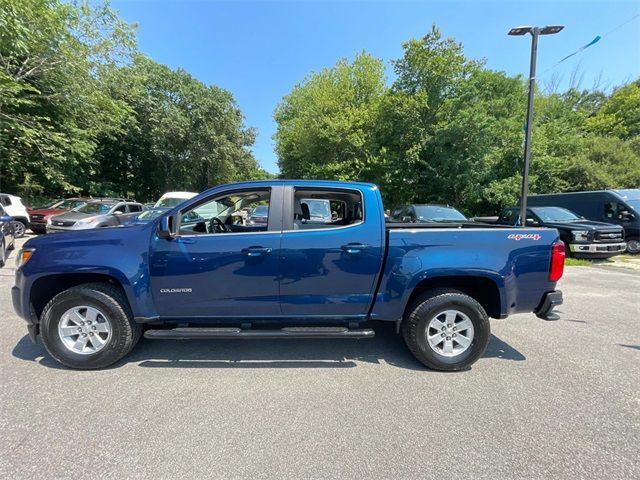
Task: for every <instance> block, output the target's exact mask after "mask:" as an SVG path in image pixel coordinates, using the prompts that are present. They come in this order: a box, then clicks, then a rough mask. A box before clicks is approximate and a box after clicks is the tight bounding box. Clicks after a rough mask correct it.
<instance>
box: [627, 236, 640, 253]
mask: <svg viewBox="0 0 640 480" xmlns="http://www.w3.org/2000/svg"><path fill="white" fill-rule="evenodd" d="M627 253H628V254H629V255H638V253H640V240H638V239H637V238H632V239H630V240H627Z"/></svg>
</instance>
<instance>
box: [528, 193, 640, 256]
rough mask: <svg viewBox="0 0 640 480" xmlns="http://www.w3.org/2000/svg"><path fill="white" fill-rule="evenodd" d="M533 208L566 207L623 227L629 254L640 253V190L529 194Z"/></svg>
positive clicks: (592, 218)
mask: <svg viewBox="0 0 640 480" xmlns="http://www.w3.org/2000/svg"><path fill="white" fill-rule="evenodd" d="M527 203H528V205H529V206H531V207H534V206H535V207H551V206H557V207H564V208H567V209H569V210H571V211H573V212H575V213H577V214H578V215H582V216H583V217H584V218H588V219H589V220H596V221H601V222H607V223H615V224H616V225H619V226H621V227H622V228H624V233H625V239H626V241H627V252H629V253H631V254H637V253H640V188H636V189H629V190H599V191H593V192H571V193H551V194H547V195H530V196H529V197H527Z"/></svg>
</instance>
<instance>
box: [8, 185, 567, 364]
mask: <svg viewBox="0 0 640 480" xmlns="http://www.w3.org/2000/svg"><path fill="white" fill-rule="evenodd" d="M311 199H320V200H326V201H328V202H329V206H330V211H331V212H332V215H331V217H329V218H325V217H318V218H315V219H314V218H312V217H311V215H310V209H309V205H308V203H307V202H309V201H311ZM260 205H265V206H268V219H267V222H266V223H256V224H247V223H245V222H243V221H241V216H240V214H239V212H242V211H246V209H248V208H251V209H254V208H256V207H258V206H260ZM564 253H565V251H564V244H563V243H562V242H561V241H560V240H559V236H558V232H557V230H555V229H547V228H535V229H531V228H514V227H504V226H488V225H476V224H473V223H468V222H465V223H437V224H416V223H408V224H403V223H389V224H386V223H385V220H384V209H383V205H382V198H381V196H380V192H379V190H378V188H377V187H376V186H375V185H372V184H366V183H355V182H337V181H311V180H300V181H296V180H270V181H253V182H245V183H236V184H228V185H222V186H218V187H214V188H212V189H210V190H207V191H205V192H203V193H201V194H199V195H198V196H196V197H194V198H191V199H189V200H187V201H185V202H184V203H181V204H180V205H177V206H175V207H173V208H172V209H171V210H169V211H167V212H166V213H164V214H162V215H161V216H159V217H157V218H154V219H152V220H151V221H149V222H148V223H144V224H137V225H130V226H121V227H114V228H104V229H93V230H91V231H76V232H65V233H60V234H57V235H47V236H43V237H37V238H32V239H30V240H29V241H28V242H27V243H26V244H25V245H24V248H23V249H22V250H21V251H20V253H19V256H18V268H17V270H16V278H15V286H14V287H13V289H12V298H13V305H14V308H15V310H16V312H17V313H18V315H19V316H21V317H22V318H23V319H24V320H26V321H27V325H28V331H29V334H30V336H31V338H32V339H34V340H35V339H36V338H37V337H38V336H39V337H40V338H41V339H42V342H43V344H44V346H45V347H46V349H47V351H48V352H49V353H50V354H51V356H52V357H54V358H55V359H56V360H57V361H59V362H60V363H62V364H64V365H66V366H69V367H73V368H79V369H91V368H102V367H106V366H108V365H110V364H112V363H114V362H116V361H118V360H120V359H121V358H122V357H124V356H125V355H126V354H127V353H128V352H129V351H130V350H131V349H132V348H133V346H134V345H135V344H136V342H137V341H138V339H139V338H140V336H141V335H142V334H143V333H144V336H145V337H146V338H148V339H243V338H269V339H275V338H331V339H345V338H346V339H352V338H369V337H372V336H373V335H374V327H375V325H376V324H378V322H382V321H384V322H395V324H396V326H397V331H398V332H402V335H403V337H404V340H405V341H406V344H407V345H408V347H409V349H410V350H411V352H412V353H413V354H414V355H415V357H416V358H417V359H418V360H419V361H420V362H422V363H423V364H424V365H426V366H427V367H430V368H432V369H437V370H460V369H464V368H467V367H468V366H469V365H471V364H472V363H473V362H475V361H476V360H477V359H478V358H480V357H481V355H482V353H483V352H484V350H485V348H486V346H487V343H488V341H489V337H490V326H489V317H492V318H505V317H507V316H508V315H510V314H513V313H518V312H534V313H535V314H536V315H538V316H539V317H541V318H546V319H551V318H554V317H555V314H554V313H553V312H552V309H553V307H554V306H555V305H558V304H560V303H562V294H561V292H559V291H557V290H556V282H557V281H558V280H559V279H560V277H561V276H562V271H563V267H564Z"/></svg>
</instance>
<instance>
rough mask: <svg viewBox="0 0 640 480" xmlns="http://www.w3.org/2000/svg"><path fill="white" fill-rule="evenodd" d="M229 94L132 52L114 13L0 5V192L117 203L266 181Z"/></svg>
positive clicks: (129, 33)
mask: <svg viewBox="0 0 640 480" xmlns="http://www.w3.org/2000/svg"><path fill="white" fill-rule="evenodd" d="M254 138H255V134H254V132H253V130H252V129H250V128H246V127H245V126H244V121H243V117H242V114H241V112H240V110H239V109H238V106H237V105H236V103H235V100H234V98H233V96H232V95H231V94H230V93H229V92H227V91H225V90H222V89H220V88H218V87H215V86H207V85H204V84H203V83H202V82H200V81H198V80H196V79H194V78H193V77H191V76H190V75H189V74H188V73H187V72H184V71H182V70H171V69H170V68H168V67H166V66H164V65H160V64H157V63H155V62H153V61H152V60H150V59H148V58H145V57H144V56H142V55H140V54H139V53H137V51H136V42H135V32H134V29H133V27H132V26H131V25H129V24H127V23H125V22H123V21H122V20H120V19H119V18H118V16H117V14H116V13H115V12H114V11H113V10H111V9H110V8H109V6H108V5H107V4H91V5H89V4H87V3H69V2H63V1H61V0H0V162H1V163H0V189H1V190H3V191H8V192H11V193H16V192H17V193H19V194H21V195H23V196H26V197H29V198H35V197H41V196H42V197H54V196H62V195H67V194H80V193H82V194H92V195H102V194H115V195H123V196H136V197H138V198H139V199H152V198H155V197H157V196H158V195H159V194H160V193H161V192H162V191H164V190H167V189H174V188H185V189H193V190H200V189H203V188H205V187H206V186H208V185H212V184H215V183H219V182H224V181H229V180H234V179H236V178H240V177H242V178H246V177H251V176H265V175H266V173H265V172H264V171H262V170H261V169H260V168H259V167H258V164H257V162H256V161H255V159H254V158H253V156H252V154H251V152H250V150H249V148H250V146H251V145H252V144H253V142H254Z"/></svg>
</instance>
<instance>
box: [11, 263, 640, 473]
mask: <svg viewBox="0 0 640 480" xmlns="http://www.w3.org/2000/svg"><path fill="white" fill-rule="evenodd" d="M12 257H15V253H13V254H12ZM13 265H14V262H13V259H11V260H10V261H9V262H8V264H7V266H6V267H4V268H2V269H0V308H1V312H2V316H1V319H2V326H3V330H2V334H1V335H0V338H1V344H2V352H1V355H2V356H1V364H0V369H1V372H0V378H1V380H0V381H1V391H0V400H1V408H0V477H2V478H12V479H16V478H30V479H33V478H72V477H73V478H78V477H84V476H92V477H102V478H131V477H134V478H190V477H191V478H204V477H207V478H252V479H255V478H292V479H299V478H393V479H398V478H571V479H573V478H640V272H638V271H637V270H632V269H625V268H617V267H613V268H612V267H567V269H566V273H565V277H564V278H563V280H562V281H561V283H560V288H561V289H562V290H563V291H564V295H565V304H564V305H563V306H562V307H561V308H560V309H559V310H560V312H561V317H562V319H561V320H559V321H556V322H545V321H542V320H539V319H537V318H536V317H535V316H534V315H517V316H514V317H510V318H509V319H507V320H495V321H493V324H492V329H493V337H492V339H491V343H490V345H489V348H488V350H487V352H486V354H485V356H484V358H482V359H481V360H480V361H478V362H477V363H476V364H475V365H474V366H473V368H472V369H471V370H469V371H466V372H462V373H437V372H432V371H428V370H425V369H424V368H423V367H422V366H421V365H420V364H419V363H418V362H417V361H415V360H414V359H413V357H412V356H411V355H410V353H409V352H408V351H407V349H406V348H405V347H404V344H403V342H402V340H401V339H400V337H398V336H396V335H395V334H394V333H393V329H392V328H388V327H386V328H378V329H377V336H376V338H375V339H373V340H359V341H351V340H342V341H340V340H333V341H328V340H327V341H325V340H322V341H301V340H291V341H287V340H284V341H229V342H221V341H208V342H207V341H190V342H175V341H173V342H172V341H157V340H156V341H152V340H144V339H143V340H142V341H141V342H140V344H139V345H138V346H137V347H136V349H135V350H134V351H133V352H132V354H130V355H129V356H128V357H126V358H125V359H124V360H123V361H121V362H120V363H118V364H116V366H115V367H114V368H111V369H108V370H104V371H93V372H78V371H72V370H67V369H64V368H62V367H59V366H58V365H57V364H56V363H55V362H54V361H53V360H51V359H50V358H49V357H48V356H47V355H46V353H45V351H44V348H43V347H42V346H41V345H33V344H32V343H31V342H30V341H29V339H28V337H27V336H26V328H25V325H24V322H23V321H22V320H20V319H19V318H18V317H17V316H16V315H15V314H14V312H13V309H12V307H11V301H10V286H11V284H12V282H13Z"/></svg>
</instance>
